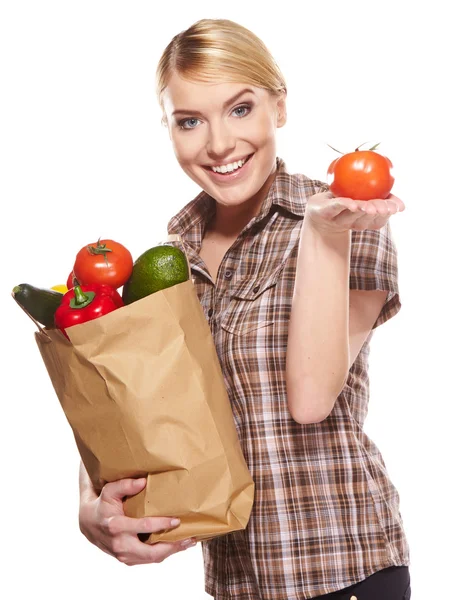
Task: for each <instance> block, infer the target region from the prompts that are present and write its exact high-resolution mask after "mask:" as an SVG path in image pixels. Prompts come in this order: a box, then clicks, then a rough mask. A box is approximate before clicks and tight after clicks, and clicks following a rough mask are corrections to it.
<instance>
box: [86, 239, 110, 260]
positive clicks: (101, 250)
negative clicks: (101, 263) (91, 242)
mask: <svg viewBox="0 0 469 600" xmlns="http://www.w3.org/2000/svg"><path fill="white" fill-rule="evenodd" d="M100 240H101V238H99V239H98V242H97V244H96V246H88V252H89V253H90V254H93V255H94V256H104V260H105V261H106V265H108V266H109V263H108V260H107V252H112V249H111V248H106V244H100V243H99V242H100Z"/></svg>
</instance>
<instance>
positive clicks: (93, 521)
mask: <svg viewBox="0 0 469 600" xmlns="http://www.w3.org/2000/svg"><path fill="white" fill-rule="evenodd" d="M145 485H146V479H121V480H119V481H114V482H111V483H107V484H106V485H105V486H104V487H103V489H102V491H101V494H100V495H99V496H97V497H96V496H95V497H94V498H93V497H90V496H89V495H87V498H86V499H85V498H83V497H82V500H81V502H80V513H79V522H80V530H81V532H82V533H83V535H84V536H85V537H86V538H87V539H88V540H89V541H90V542H91V543H92V544H94V545H95V546H97V547H98V548H100V549H101V550H103V551H104V552H107V554H110V555H111V556H114V557H115V558H117V560H119V561H120V562H123V563H124V564H126V565H129V566H130V565H142V564H148V563H160V562H163V560H165V559H166V558H168V556H171V554H176V552H181V550H186V549H187V548H191V547H193V546H195V544H196V541H195V539H194V538H189V541H192V542H193V543H192V544H191V543H189V544H187V543H186V544H185V543H184V542H187V541H188V540H183V541H181V542H157V543H156V544H145V543H144V542H141V541H140V539H139V538H138V534H139V533H153V532H156V531H162V530H164V529H171V528H174V527H177V525H172V524H171V521H172V518H171V517H144V518H141V519H135V518H132V517H126V516H125V514H124V505H123V500H124V498H125V496H133V495H135V494H138V492H140V491H142V490H143V489H144V487H145Z"/></svg>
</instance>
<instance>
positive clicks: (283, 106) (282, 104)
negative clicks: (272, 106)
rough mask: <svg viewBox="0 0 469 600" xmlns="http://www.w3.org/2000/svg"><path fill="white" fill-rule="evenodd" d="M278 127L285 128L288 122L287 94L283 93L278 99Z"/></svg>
mask: <svg viewBox="0 0 469 600" xmlns="http://www.w3.org/2000/svg"><path fill="white" fill-rule="evenodd" d="M276 108H277V127H283V126H284V125H285V123H286V122H287V94H286V93H285V92H283V93H282V94H280V96H279V97H278V99H277V106H276Z"/></svg>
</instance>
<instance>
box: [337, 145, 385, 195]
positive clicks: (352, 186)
mask: <svg viewBox="0 0 469 600" xmlns="http://www.w3.org/2000/svg"><path fill="white" fill-rule="evenodd" d="M327 182H328V184H329V187H330V189H331V192H332V193H333V194H334V195H335V196H341V197H343V198H352V199H353V200H374V199H378V198H381V199H383V200H384V199H385V198H387V197H388V196H389V193H390V191H391V189H392V186H393V185H394V177H393V175H392V163H391V161H390V160H389V158H387V157H386V156H383V155H382V154H378V153H377V152H374V151H373V150H358V149H357V150H355V152H349V153H348V154H344V155H343V156H341V157H340V158H336V159H335V160H333V161H332V162H331V164H330V165H329V168H328V170H327Z"/></svg>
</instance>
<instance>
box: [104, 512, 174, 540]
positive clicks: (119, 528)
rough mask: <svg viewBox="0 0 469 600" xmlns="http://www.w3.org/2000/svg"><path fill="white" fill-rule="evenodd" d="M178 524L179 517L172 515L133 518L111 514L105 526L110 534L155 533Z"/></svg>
mask: <svg viewBox="0 0 469 600" xmlns="http://www.w3.org/2000/svg"><path fill="white" fill-rule="evenodd" d="M179 524H180V520H179V519H173V517H143V518H140V519H134V518H132V517H124V516H122V515H117V516H112V517H110V518H109V519H108V520H107V528H108V530H109V533H111V535H118V534H121V533H131V534H135V535H136V534H138V533H155V532H157V531H165V530H167V529H174V528H175V527H178V525H179Z"/></svg>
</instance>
